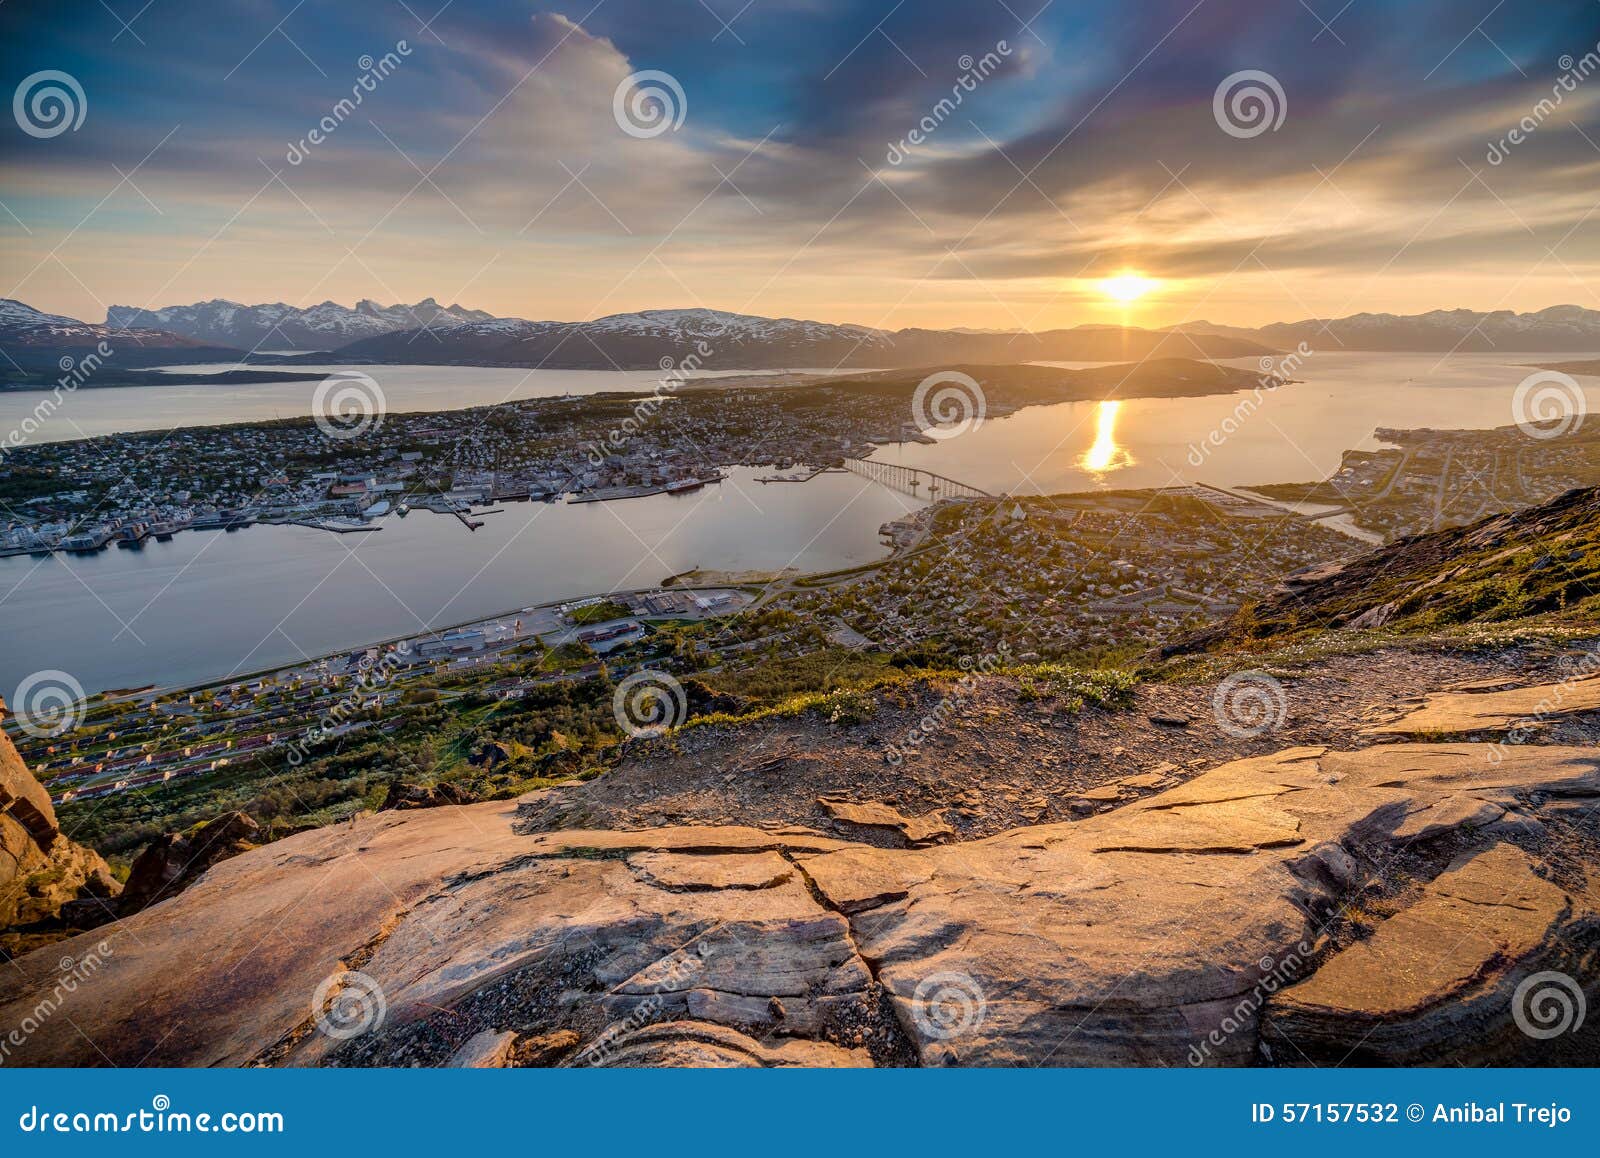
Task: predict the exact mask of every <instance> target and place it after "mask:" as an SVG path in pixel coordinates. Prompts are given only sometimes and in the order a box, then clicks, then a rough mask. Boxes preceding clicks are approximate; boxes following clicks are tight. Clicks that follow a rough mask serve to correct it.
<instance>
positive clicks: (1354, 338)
mask: <svg viewBox="0 0 1600 1158" xmlns="http://www.w3.org/2000/svg"><path fill="white" fill-rule="evenodd" d="M101 340H106V341H109V342H110V344H111V345H112V346H113V347H115V348H116V349H117V351H118V354H117V358H118V360H120V361H122V362H124V363H126V364H129V365H136V364H152V363H156V362H160V361H163V360H164V361H188V362H193V361H210V360H239V359H242V358H245V357H250V358H252V359H253V360H255V361H258V362H263V363H270V362H282V361H284V360H286V359H295V358H298V359H300V360H305V359H308V358H311V359H315V360H318V361H323V360H327V359H329V358H333V359H337V360H340V361H351V362H409V363H421V364H434V365H471V364H479V365H510V366H530V367H543V368H547V369H595V370H606V369H625V370H637V369H656V368H658V367H663V368H669V369H670V368H671V366H672V365H674V364H676V365H679V366H687V367H688V368H691V369H693V368H704V369H726V370H759V369H780V368H786V367H808V368H830V369H837V368H885V367H898V366H936V365H944V364H953V363H987V364H997V363H1017V362H1052V361H1061V362H1066V361H1083V362H1096V361H1122V362H1125V361H1136V360H1140V359H1144V358H1150V357H1178V356H1186V357H1199V358H1257V357H1261V356H1263V355H1267V354H1271V353H1275V352H1280V351H1284V350H1289V349H1293V348H1295V347H1297V346H1299V345H1300V344H1301V343H1304V344H1305V345H1306V346H1307V347H1308V348H1310V349H1313V350H1338V351H1359V350H1372V351H1391V352H1404V351H1414V352H1428V353H1446V352H1496V353H1503V354H1512V353H1519V352H1520V353H1534V352H1540V353H1552V352H1556V353H1568V352H1590V351H1600V312H1597V311H1595V310H1589V309H1584V308H1582V307H1580V306H1574V305H1562V306H1552V307H1550V308H1549V309H1544V310H1540V311H1538V312H1536V313H1526V314H1518V313H1514V312H1512V311H1509V310H1496V311H1492V312H1488V313H1479V312H1475V311H1472V310H1435V311H1432V312H1429V313H1424V314H1415V315H1409V316H1402V315H1395V314H1371V313H1363V314H1354V315H1351V316H1350V317H1345V318H1338V319H1332V320H1320V319H1304V320H1302V321H1297V322H1278V323H1273V324H1271V325H1267V326H1262V327H1259V328H1257V329H1246V328H1242V327H1237V326H1224V325H1217V324H1215V323H1211V322H1204V321H1201V322H1193V323H1188V324H1185V325H1182V326H1177V327H1173V328H1170V329H1141V328H1139V327H1135V326H1096V325H1086V326H1077V327H1073V328H1070V329H1057V330H1045V331H1038V332H1028V333H1021V332H1019V333H1007V332H993V331H987V330H973V329H966V328H962V329H949V330H930V329H920V328H911V329H901V330H885V329H880V328H877V327H872V326H860V325H849V324H837V323H830V322H818V321H807V320H800V319H795V318H766V317H757V316H753V315H749V314H736V313H728V312H724V311H720V310H708V309H681V310H643V311H639V312H636V313H627V314H613V315H610V316H608V317H603V318H597V319H595V320H593V321H587V322H559V321H528V320H525V319H522V318H502V317H495V316H493V315H491V314H488V313H486V312H484V311H482V310H471V309H467V308H465V307H463V306H459V305H450V306H442V305H440V304H439V303H438V302H437V301H435V300H434V299H433V298H426V299H424V300H423V301H420V302H417V303H416V304H414V305H395V306H383V305H379V304H378V303H376V302H372V301H361V302H358V303H357V304H356V305H355V306H354V307H353V308H350V307H345V306H341V305H338V304H337V303H334V302H323V303H321V304H320V305H316V306H311V307H308V308H305V309H300V308H297V307H293V306H289V305H285V304H284V303H281V302H279V303H273V304H267V305H254V306H247V305H241V304H240V303H237V302H230V301H225V300H222V299H216V300H212V301H207V302H197V303H194V304H193V305H187V306H169V307H166V308H163V309H159V310H146V309H139V308H135V307H132V306H112V307H110V308H109V309H108V311H107V316H106V322H105V323H104V324H103V325H98V324H95V323H91V322H83V321H79V320H77V319H74V318H67V317H62V316H60V315H55V314H45V313H42V312H40V311H38V310H35V309H33V308H32V307H30V306H27V305H24V304H23V303H21V302H18V301H14V300H11V299H0V349H4V350H6V351H7V352H8V354H9V355H10V356H11V357H13V358H14V359H17V360H18V361H19V362H31V363H34V364H38V363H41V362H43V361H45V360H49V359H51V358H53V357H54V356H55V355H57V354H60V353H71V352H72V351H74V350H82V349H88V348H92V347H93V346H94V345H95V343H97V342H99V341H101ZM258 351H260V352H259V353H258ZM268 351H270V353H268Z"/></svg>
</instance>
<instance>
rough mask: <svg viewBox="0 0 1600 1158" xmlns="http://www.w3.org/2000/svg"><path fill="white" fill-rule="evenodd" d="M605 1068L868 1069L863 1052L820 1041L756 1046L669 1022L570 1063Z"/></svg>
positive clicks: (705, 1027)
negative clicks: (793, 1067)
mask: <svg viewBox="0 0 1600 1158" xmlns="http://www.w3.org/2000/svg"><path fill="white" fill-rule="evenodd" d="M572 1064H573V1065H576V1066H583V1065H590V1066H597V1067H603V1068H619V1067H634V1066H679V1067H682V1066H687V1067H693V1068H697V1069H783V1068H789V1067H792V1066H805V1067H808V1068H812V1069H840V1068H870V1067H871V1066H872V1057H871V1055H870V1054H868V1053H867V1051H866V1050H864V1049H846V1048H844V1047H843V1046H837V1045H832V1044H830V1043H828V1042H820V1041H799V1040H793V1039H790V1040H784V1039H779V1040H777V1041H757V1040H756V1039H755V1038H753V1037H749V1036H747V1035H745V1034H743V1033H740V1032H738V1031H737V1030H733V1029H729V1028H727V1027H726V1026H721V1025H713V1024H711V1023H709V1022H703V1021H672V1022H666V1023H663V1024H659V1025H650V1026H646V1027H644V1028H643V1029H639V1030H635V1031H633V1032H631V1033H625V1034H621V1035H619V1036H618V1037H617V1038H616V1039H614V1040H610V1041H605V1042H601V1043H599V1044H598V1045H597V1046H596V1047H594V1048H592V1049H590V1050H588V1051H587V1052H585V1053H583V1054H580V1055H579V1056H578V1057H577V1058H576V1059H575V1060H574V1062H573V1063H572Z"/></svg>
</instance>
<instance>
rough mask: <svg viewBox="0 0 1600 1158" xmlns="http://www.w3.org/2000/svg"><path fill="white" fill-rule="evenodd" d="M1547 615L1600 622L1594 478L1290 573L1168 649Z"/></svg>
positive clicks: (1598, 496) (1599, 517)
mask: <svg viewBox="0 0 1600 1158" xmlns="http://www.w3.org/2000/svg"><path fill="white" fill-rule="evenodd" d="M1552 615H1559V616H1560V617H1561V618H1563V619H1564V620H1567V621H1571V622H1575V623H1579V624H1591V625H1600V488H1595V487H1590V488H1586V489H1581V490H1574V491H1569V492H1568V493H1566V494H1565V495H1562V496H1561V497H1560V498H1557V499H1554V500H1552V501H1550V502H1548V503H1544V504H1542V505H1540V506H1537V507H1530V508H1528V509H1526V510H1522V511H1517V512H1515V513H1512V514H1507V515H1496V516H1493V517H1491V518H1487V519H1483V520H1481V521H1479V522H1477V523H1474V524H1472V525H1471V526H1467V527H1458V528H1454V529H1451V530H1445V531H1438V532H1434V533H1432V534H1425V535H1417V536H1413V537H1411V538H1407V539H1402V540H1400V541H1398V542H1395V543H1392V544H1390V545H1389V546H1386V547H1383V548H1381V549H1380V550H1377V551H1374V552H1372V553H1370V554H1366V555H1361V556H1358V557H1356V558H1354V559H1351V560H1348V561H1345V562H1343V563H1340V564H1336V565H1333V566H1330V567H1327V568H1322V569H1317V570H1313V571H1311V572H1308V573H1305V574H1301V575H1296V576H1290V577H1289V578H1287V579H1286V580H1285V582H1284V584H1283V589H1282V590H1281V592H1279V593H1278V594H1277V595H1275V596H1273V597H1271V598H1269V599H1266V600H1263V601H1261V602H1260V603H1257V604H1255V605H1254V606H1250V607H1245V608H1243V609H1241V610H1240V612H1239V613H1238V614H1237V615H1235V616H1234V617H1233V618H1232V619H1230V620H1229V621H1228V622H1226V623H1224V624H1221V625H1219V626H1218V627H1216V628H1214V629H1212V630H1210V631H1206V632H1203V633H1200V634H1198V635H1195V636H1193V637H1191V638H1189V639H1186V640H1182V641H1179V642H1177V643H1175V644H1173V645H1172V646H1171V647H1170V648H1168V649H1167V650H1168V653H1169V654H1178V653H1182V652H1188V651H1203V650H1211V649H1216V648H1222V647H1230V646H1268V645H1277V644H1281V643H1284V642H1287V641H1292V640H1295V639H1298V638H1301V637H1304V636H1306V635H1311V634H1315V633H1317V632H1321V631H1324V630H1327V629H1330V628H1344V627H1350V628H1378V627H1382V628H1387V629H1389V630H1390V631H1394V632H1411V633H1419V632H1427V631H1432V630H1437V629H1441V628H1446V627H1452V626H1457V625H1460V624H1466V623H1504V622H1507V621H1511V620H1516V619H1521V618H1524V617H1529V616H1552Z"/></svg>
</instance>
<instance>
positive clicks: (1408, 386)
mask: <svg viewBox="0 0 1600 1158" xmlns="http://www.w3.org/2000/svg"><path fill="white" fill-rule="evenodd" d="M1579 357H1580V356H1578V355H1572V354H1564V355H1540V354H1515V355H1509V356H1508V355H1501V354H1456V355H1452V356H1450V357H1448V358H1445V357H1443V356H1442V355H1439V354H1365V353H1363V354H1349V353H1342V354H1341V353H1320V352H1318V353H1314V354H1312V355H1311V356H1310V357H1307V358H1305V359H1304V360H1302V362H1301V364H1300V365H1299V366H1298V367H1297V368H1296V369H1295V370H1294V371H1293V373H1292V375H1291V376H1292V377H1293V378H1296V379H1300V381H1297V382H1294V383H1292V384H1290V385H1286V386H1282V387H1280V388H1278V389H1277V390H1274V391H1271V392H1267V393H1265V394H1264V396H1263V397H1262V398H1261V399H1260V401H1259V404H1257V402H1256V399H1255V398H1254V396H1253V393H1252V392H1250V391H1244V392H1241V393H1238V394H1231V395H1213V396H1208V397H1204V398H1144V399H1129V400H1127V401H1123V402H1118V403H1104V402H1070V403H1063V404H1061V405H1058V406H1050V407H1041V408H1035V409H1029V410H1024V411H1022V412H1020V413H1018V414H1016V415H1012V416H1008V417H1006V418H1003V419H999V420H995V421H987V422H985V423H984V424H983V425H982V426H980V427H979V428H977V429H975V430H970V431H968V432H966V433H964V434H961V435H960V436H959V437H955V438H949V439H945V440H942V441H939V442H937V443H935V444H933V445H926V444H918V443H904V444H898V445H894V446H886V447H884V448H882V449H881V450H879V451H878V453H877V454H875V455H874V456H873V457H874V458H875V459H877V460H879V461H883V462H895V463H903V464H905V465H907V466H915V467H921V468H922V469H924V470H931V471H934V472H935V473H938V474H944V475H948V476H950V477H951V478H956V479H960V480H961V481H962V482H965V483H970V484H972V485H973V486H977V487H982V488H984V489H985V490H990V491H995V492H1000V491H1006V492H1011V493H1017V494H1060V493H1063V492H1066V491H1085V490H1096V489H1105V488H1116V489H1125V488H1138V487H1159V486H1176V485H1181V484H1183V483H1194V482H1203V483H1211V484H1213V485H1216V486H1227V487H1233V486H1251V485H1259V484H1262V483H1273V482H1310V481H1313V480H1317V479H1322V478H1325V477H1327V476H1328V475H1329V474H1331V473H1332V472H1333V471H1335V470H1337V469H1338V466H1339V461H1340V458H1341V456H1342V455H1343V453H1344V452H1345V451H1346V450H1372V449H1374V448H1376V447H1377V446H1379V445H1380V443H1379V441H1378V440H1377V439H1376V438H1375V437H1374V436H1373V432H1374V431H1375V430H1376V429H1377V428H1378V427H1388V428H1391V429H1401V430H1404V429H1420V428H1424V427H1431V428H1433V429H1441V430H1478V429H1488V428H1493V427H1497V426H1509V425H1511V424H1512V423H1513V422H1515V421H1516V416H1515V415H1514V413H1513V409H1512V401H1513V398H1514V396H1515V394H1516V388H1517V384H1518V383H1520V382H1521V381H1522V380H1523V379H1524V378H1526V377H1527V376H1528V375H1529V374H1532V373H1534V372H1535V371H1534V369H1533V367H1532V366H1531V365H1528V363H1536V362H1568V361H1574V360H1577V359H1578V358H1579ZM1226 364H1227V365H1230V366H1236V367H1238V368H1240V369H1244V370H1248V371H1255V370H1258V369H1259V367H1258V366H1257V364H1256V362H1255V360H1254V359H1243V360H1238V361H1231V362H1228V363H1226ZM1578 381H1579V384H1580V387H1582V388H1583V389H1584V391H1585V394H1586V397H1587V398H1588V402H1589V412H1590V413H1600V380H1596V379H1595V378H1588V379H1579V380H1578ZM1585 383H1586V384H1585ZM1246 403H1247V404H1248V406H1249V407H1253V410H1248V409H1244V408H1242V405H1241V404H1246ZM1213 432H1216V433H1217V434H1218V436H1219V437H1218V439H1217V440H1216V441H1215V442H1213V440H1212V439H1211V438H1210V436H1211V434H1212V433H1213Z"/></svg>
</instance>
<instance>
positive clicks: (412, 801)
mask: <svg viewBox="0 0 1600 1158" xmlns="http://www.w3.org/2000/svg"><path fill="white" fill-rule="evenodd" d="M491 766H492V765H491ZM477 803H478V797H477V796H476V795H474V794H473V793H472V792H470V791H468V790H467V789H465V788H461V787H459V786H457V785H455V784H448V783H440V784H406V783H403V782H401V781H399V780H396V781H395V782H394V783H393V784H391V785H389V794H388V795H387V796H385V797H384V798H383V804H382V806H381V807H380V808H379V809H378V811H379V812H391V811H401V812H404V811H405V810H407V809H411V808H440V807H443V806H444V805H446V804H477Z"/></svg>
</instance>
